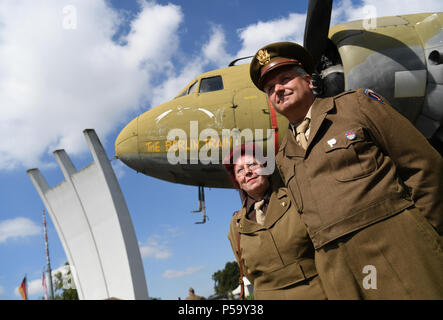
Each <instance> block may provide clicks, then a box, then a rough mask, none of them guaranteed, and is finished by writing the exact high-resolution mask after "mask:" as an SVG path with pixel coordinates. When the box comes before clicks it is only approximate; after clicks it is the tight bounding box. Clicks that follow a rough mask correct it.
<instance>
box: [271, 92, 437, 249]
mask: <svg viewBox="0 0 443 320" xmlns="http://www.w3.org/2000/svg"><path fill="white" fill-rule="evenodd" d="M376 97H378V96H376ZM379 98H380V100H381V101H380V100H377V99H374V98H371V97H369V96H368V95H366V94H365V93H364V89H359V90H351V91H347V92H344V93H342V94H340V95H338V96H335V97H331V98H325V99H321V98H316V99H315V101H314V104H313V105H312V120H311V131H310V134H309V139H308V148H307V150H306V151H305V150H303V149H302V148H301V147H299V146H298V144H297V143H296V141H295V137H294V135H293V134H291V131H289V130H288V133H287V135H286V137H285V138H284V140H283V142H282V144H281V146H280V148H279V151H278V154H277V156H276V162H277V167H278V169H279V171H280V173H281V175H282V178H283V180H284V182H285V185H286V186H287V187H288V188H289V190H290V193H291V196H293V199H294V200H295V205H296V208H297V211H298V212H299V213H300V214H301V218H302V219H303V221H304V223H305V224H306V226H307V230H308V233H309V235H310V237H311V239H312V242H313V243H314V246H315V248H320V247H321V246H323V245H324V244H326V243H328V242H330V241H333V240H335V239H337V238H339V237H341V236H343V235H345V234H348V233H350V232H352V231H355V230H359V229H361V228H363V227H365V226H368V225H370V224H373V223H375V222H377V221H380V220H382V219H385V218H387V217H389V216H392V215H394V214H396V213H398V212H400V211H402V210H404V209H405V208H408V207H411V206H414V205H415V206H416V207H417V208H419V209H420V211H421V212H422V214H423V215H424V216H425V217H426V218H427V219H428V221H429V222H430V223H431V224H432V225H433V227H434V228H435V229H436V230H437V231H438V232H439V233H440V234H442V232H443V201H442V200H443V199H442V198H443V160H442V157H441V156H440V154H439V153H438V152H437V151H436V150H435V149H434V148H432V146H431V145H430V144H429V143H428V141H427V140H426V139H425V138H424V136H423V135H422V134H421V133H420V132H419V131H418V130H417V129H416V128H415V127H414V126H413V125H412V124H411V123H410V122H409V121H408V120H407V119H406V118H404V117H403V116H402V115H400V114H399V113H398V112H397V111H396V110H394V109H393V108H392V107H391V106H389V105H388V103H387V102H386V101H385V100H383V98H381V97H379Z"/></svg>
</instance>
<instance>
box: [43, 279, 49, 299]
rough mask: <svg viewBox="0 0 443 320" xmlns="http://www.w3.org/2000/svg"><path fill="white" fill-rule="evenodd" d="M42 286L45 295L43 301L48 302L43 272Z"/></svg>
mask: <svg viewBox="0 0 443 320" xmlns="http://www.w3.org/2000/svg"><path fill="white" fill-rule="evenodd" d="M42 286H43V292H44V294H45V300H48V289H47V288H46V279H45V273H44V272H43V275H42Z"/></svg>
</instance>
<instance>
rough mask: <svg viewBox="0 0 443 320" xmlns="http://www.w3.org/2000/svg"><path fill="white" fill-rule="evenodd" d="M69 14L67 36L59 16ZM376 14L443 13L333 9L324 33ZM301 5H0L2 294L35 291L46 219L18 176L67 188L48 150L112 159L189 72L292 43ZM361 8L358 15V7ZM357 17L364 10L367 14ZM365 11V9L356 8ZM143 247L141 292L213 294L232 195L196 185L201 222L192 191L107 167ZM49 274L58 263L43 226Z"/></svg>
mask: <svg viewBox="0 0 443 320" xmlns="http://www.w3.org/2000/svg"><path fill="white" fill-rule="evenodd" d="M67 5H72V6H74V7H75V8H76V12H77V20H76V22H77V25H76V28H75V29H74V30H69V31H68V30H66V29H64V28H63V19H64V18H65V17H66V15H64V13H63V8H64V7H66V6H67ZM367 6H372V7H371V8H375V9H376V13H377V15H378V16H384V15H395V14H407V13H414V12H429V11H443V5H442V3H441V1H440V0H434V1H433V0H421V1H407V2H406V3H403V4H402V5H401V7H400V6H399V5H398V1H392V0H384V1H381V0H366V1H350V0H344V1H335V3H334V10H333V17H332V24H335V23H339V22H343V21H346V20H354V19H360V18H364V17H365V14H367V8H368V7H367ZM306 8H307V1H289V0H288V1H283V0H274V1H272V2H269V1H240V0H215V1H203V0H186V1H178V0H176V1H174V0H171V1H156V2H152V1H146V0H140V1H135V0H134V1H132V0H129V1H117V0H112V1H102V0H95V1H89V0H88V1H86V0H71V1H61V0H47V1H32V2H31V1H13V0H3V1H1V3H0V21H2V23H1V24H0V69H1V70H2V73H1V75H0V136H1V137H2V139H0V203H1V206H0V257H1V261H2V263H1V264H0V299H21V298H20V296H19V295H18V293H17V287H18V286H19V285H20V282H21V280H22V279H23V277H24V275H25V274H27V276H28V280H29V284H30V287H29V290H30V298H31V299H38V298H39V297H41V296H42V295H43V291H42V288H41V280H40V279H41V273H42V270H43V269H44V267H45V250H44V239H43V232H42V211H43V210H44V209H45V208H44V205H43V203H42V201H41V200H40V198H39V196H38V194H37V192H36V190H35V189H34V186H33V185H32V183H31V181H30V179H29V177H28V176H27V174H26V170H27V169H29V168H35V167H37V168H39V169H40V170H41V172H42V173H43V175H44V176H45V178H46V179H47V180H48V183H49V184H50V186H51V187H52V186H55V185H56V184H58V183H60V182H61V181H63V176H62V173H61V171H60V169H59V168H58V166H57V165H56V161H55V158H54V156H53V154H52V152H53V151H54V150H56V149H59V148H62V149H65V150H66V152H67V153H68V154H69V155H70V157H71V158H72V160H73V162H74V164H75V166H76V167H77V169H81V168H83V167H84V166H86V165H87V164H89V163H90V162H91V161H92V157H91V156H90V154H89V152H88V150H87V144H86V141H85V140H84V137H83V134H82V130H83V129H85V128H94V129H95V130H96V132H97V134H98V135H99V137H100V139H101V141H102V143H103V145H104V147H105V149H106V152H107V154H108V156H109V158H112V157H113V155H114V141H115V138H116V137H117V135H118V133H119V131H120V130H121V129H122V128H123V127H124V126H125V124H126V123H128V122H129V121H130V120H131V119H132V118H134V117H136V116H137V115H138V114H140V113H142V112H143V111H145V110H147V109H149V108H150V107H152V106H156V105H158V104H160V103H162V102H165V101H167V100H168V99H170V98H172V97H173V96H175V95H176V94H177V93H178V92H179V91H180V89H182V88H183V87H184V86H185V85H186V84H187V83H188V82H189V81H190V80H192V78H194V77H195V76H197V75H198V74H199V73H202V72H205V71H209V70H211V69H215V68H220V67H224V66H226V65H227V64H228V63H229V62H230V61H231V60H232V59H234V58H236V57H240V56H246V55H252V54H254V52H255V51H256V50H257V49H258V48H259V47H260V46H262V45H264V44H266V43H269V42H273V41H282V40H289V41H296V42H298V43H302V39H303V29H304V22H305V15H306ZM365 8H366V9H365ZM365 10H366V11H365ZM365 12H366V13H365ZM113 166H114V168H115V171H116V173H117V176H118V179H119V182H120V185H121V188H122V191H123V193H124V196H125V198H126V202H127V205H128V207H129V211H130V213H131V218H132V221H133V224H134V226H135V231H136V235H137V238H138V241H139V243H140V250H141V253H142V258H143V264H144V268H145V273H146V279H147V285H148V290H149V294H150V296H152V297H158V298H161V299H177V298H178V297H181V298H184V297H186V295H187V289H188V288H189V287H190V286H192V287H194V288H195V290H196V292H197V294H199V295H203V296H209V295H211V294H213V286H214V282H213V281H212V279H211V275H212V274H213V273H214V272H216V271H217V270H220V269H222V268H223V267H224V265H225V263H226V262H228V261H233V259H234V256H233V254H232V252H231V248H230V245H229V242H228V240H227V230H228V226H229V221H230V218H231V216H232V213H233V212H234V211H235V210H237V209H238V208H239V206H240V199H239V196H238V193H237V192H235V191H234V190H225V189H206V190H205V195H206V208H207V214H208V216H209V221H208V222H207V223H206V224H204V225H198V224H194V222H196V221H199V219H201V216H200V215H199V214H196V213H191V211H192V210H195V209H196V208H197V205H198V204H197V188H196V187H189V186H183V185H177V184H172V183H169V182H164V181H161V180H157V179H154V178H151V177H147V176H144V175H142V174H137V173H135V172H134V171H132V170H131V169H129V168H127V167H126V166H124V165H123V164H121V163H119V161H118V160H115V161H113ZM48 232H49V233H48V237H49V242H50V254H51V263H52V268H53V269H57V268H60V267H61V266H62V265H63V264H64V263H65V262H66V261H67V259H66V256H65V253H64V251H63V248H62V246H61V243H60V241H59V239H58V235H57V233H56V231H55V229H54V226H53V224H52V221H51V220H50V219H49V217H48Z"/></svg>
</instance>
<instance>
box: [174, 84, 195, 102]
mask: <svg viewBox="0 0 443 320" xmlns="http://www.w3.org/2000/svg"><path fill="white" fill-rule="evenodd" d="M196 89H197V81H195V82H194V83H193V84H191V85H190V86H189V87H188V88H186V89H184V90H183V91H182V92H180V93H179V95H178V96H176V97H175V98H180V97H183V96H185V95H187V94H191V93H193V92H195V90H196Z"/></svg>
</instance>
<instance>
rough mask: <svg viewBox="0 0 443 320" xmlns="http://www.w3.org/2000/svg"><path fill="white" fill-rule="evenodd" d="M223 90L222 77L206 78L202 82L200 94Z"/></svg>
mask: <svg viewBox="0 0 443 320" xmlns="http://www.w3.org/2000/svg"><path fill="white" fill-rule="evenodd" d="M217 90H223V80H222V77H221V76H215V77H210V78H204V79H202V80H201V84H200V93H203V92H211V91H217Z"/></svg>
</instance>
